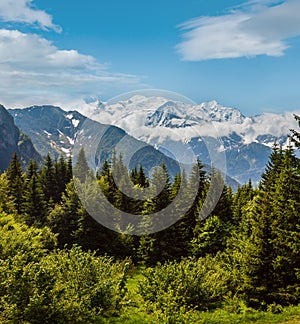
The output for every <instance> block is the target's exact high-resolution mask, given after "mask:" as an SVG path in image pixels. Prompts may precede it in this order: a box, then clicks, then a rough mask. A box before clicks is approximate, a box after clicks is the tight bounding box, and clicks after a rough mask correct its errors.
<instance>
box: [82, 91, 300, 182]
mask: <svg viewBox="0 0 300 324" xmlns="http://www.w3.org/2000/svg"><path fill="white" fill-rule="evenodd" d="M84 111H85V113H86V114H88V116H89V117H90V118H92V119H95V120H97V121H99V122H101V123H105V124H111V125H115V126H119V127H121V128H122V129H124V130H125V131H126V132H127V133H128V134H130V135H132V136H134V137H135V138H137V139H140V140H142V141H145V142H147V143H148V144H151V145H153V146H155V147H157V148H161V150H162V151H163V150H165V149H167V150H169V151H170V152H172V154H174V155H175V156H177V157H178V156H180V154H181V153H182V152H183V148H182V147H183V145H186V143H189V145H190V146H191V147H192V150H193V152H194V154H196V155H197V156H199V157H200V158H201V159H202V161H203V162H205V163H209V162H210V160H209V158H208V157H207V155H208V154H207V152H206V151H207V150H206V149H205V145H204V144H205V143H203V141H202V139H203V138H219V139H220V145H219V147H218V148H216V149H217V150H218V151H224V152H226V158H227V169H228V174H229V175H230V176H232V177H234V178H235V179H237V180H238V181H240V182H246V181H248V179H249V178H252V180H254V182H257V181H259V178H260V175H261V173H262V172H263V170H264V166H265V164H266V162H267V160H268V156H269V154H270V152H271V147H272V146H273V144H274V142H275V141H276V142H277V143H279V144H281V145H283V146H284V147H285V146H287V145H288V137H287V135H288V134H289V129H290V128H297V123H296V122H295V120H294V118H293V114H292V113H285V114H283V115H278V114H271V113H265V114H262V115H259V116H254V117H246V116H244V115H243V114H242V113H241V112H240V111H239V110H238V109H236V108H231V107H225V106H222V105H221V104H219V103H218V102H216V101H210V102H203V103H200V104H198V105H193V104H191V103H184V102H179V101H176V100H170V99H168V98H163V97H154V96H153V97H151V96H150V97H146V96H141V95H138V96H133V97H131V98H130V99H128V100H123V101H119V102H113V103H105V102H100V101H98V102H95V103H92V104H89V105H87V106H86V107H85V108H84ZM171 149H172V151H171ZM204 152H206V153H204Z"/></svg>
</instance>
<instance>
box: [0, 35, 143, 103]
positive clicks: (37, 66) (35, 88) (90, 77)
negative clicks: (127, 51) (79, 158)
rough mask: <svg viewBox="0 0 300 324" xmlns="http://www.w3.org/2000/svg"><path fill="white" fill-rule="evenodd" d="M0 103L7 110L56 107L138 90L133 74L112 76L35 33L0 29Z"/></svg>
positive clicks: (91, 59)
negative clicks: (39, 105)
mask: <svg viewBox="0 0 300 324" xmlns="http://www.w3.org/2000/svg"><path fill="white" fill-rule="evenodd" d="M0 79H1V86H0V90H1V91H0V102H1V103H2V104H4V105H5V106H8V107H18V106H19V107H20V106H21V107H23V106H26V105H32V104H50V103H51V104H58V105H65V106H66V108H72V105H74V104H75V103H78V102H79V101H81V100H82V98H85V97H97V96H101V95H103V94H104V93H105V94H106V95H116V94H118V93H121V92H124V91H128V90H132V89H136V88H139V87H141V84H140V80H139V78H138V77H136V76H134V75H128V74H120V73H112V72H110V71H109V70H108V66H107V65H104V64H100V63H98V62H97V60H96V59H95V58H94V57H92V56H89V55H83V54H80V53H78V51H76V50H61V49H59V48H57V47H56V46H54V45H53V44H52V43H51V42H50V41H48V40H46V39H45V38H42V37H41V36H38V35H35V34H25V33H22V32H20V31H17V30H6V29H0Z"/></svg>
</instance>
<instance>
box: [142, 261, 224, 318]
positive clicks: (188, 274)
mask: <svg viewBox="0 0 300 324" xmlns="http://www.w3.org/2000/svg"><path fill="white" fill-rule="evenodd" d="M143 276H144V279H142V280H141V281H140V285H139V292H140V294H141V296H142V297H143V299H144V301H146V302H148V303H149V307H150V309H151V310H157V309H159V310H163V311H164V312H167V313H172V312H174V311H178V310H180V308H181V309H184V310H186V311H187V310H189V309H198V310H201V309H207V308H211V307H216V306H217V305H220V304H221V303H222V302H223V301H224V300H225V299H226V296H228V294H229V288H228V287H229V284H228V283H229V281H230V272H229V271H227V270H226V269H224V268H223V267H222V265H221V264H219V263H218V262H217V260H216V259H214V258H212V257H209V256H207V257H205V258H200V259H198V260H196V259H195V260H193V259H191V260H189V259H186V260H182V261H181V262H170V263H166V264H158V265H157V266H156V267H154V268H147V269H145V271H144V272H143Z"/></svg>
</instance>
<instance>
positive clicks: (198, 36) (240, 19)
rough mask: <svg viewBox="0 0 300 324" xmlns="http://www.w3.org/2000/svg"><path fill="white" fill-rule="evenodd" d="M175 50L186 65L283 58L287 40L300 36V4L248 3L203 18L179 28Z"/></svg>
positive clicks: (296, 0) (265, 0) (264, 0)
mask: <svg viewBox="0 0 300 324" xmlns="http://www.w3.org/2000/svg"><path fill="white" fill-rule="evenodd" d="M180 28H181V29H182V30H183V31H184V33H183V40H182V41H181V42H180V43H179V44H178V45H177V46H176V49H177V51H178V52H179V54H180V55H181V56H182V59H183V60H186V61H202V60H208V59H224V58H238V57H253V56H257V55H268V56H282V55H284V52H285V50H286V49H287V48H288V47H289V44H288V39H290V38H293V37H296V36H299V35H300V1H299V0H286V1H274V0H273V1H272V0H261V1H258V0H255V1H249V2H247V3H246V4H245V5H244V6H242V7H237V8H234V9H232V10H231V11H230V12H228V13H226V14H225V15H221V16H209V17H207V16H205V17H204V16H202V17H198V18H195V19H192V20H190V21H187V22H185V23H183V24H181V25H180Z"/></svg>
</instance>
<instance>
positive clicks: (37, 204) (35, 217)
mask: <svg viewBox="0 0 300 324" xmlns="http://www.w3.org/2000/svg"><path fill="white" fill-rule="evenodd" d="M25 188H26V189H25V190H24V201H23V203H22V213H23V214H24V217H25V220H26V223H27V224H28V225H35V226H42V225H44V224H45V217H46V208H45V200H44V194H43V190H42V187H41V184H40V181H39V178H38V175H37V173H36V171H35V172H34V173H33V174H32V175H31V177H30V178H28V179H27V183H26V187H25Z"/></svg>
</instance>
